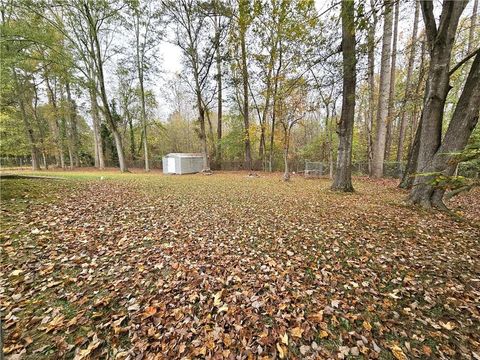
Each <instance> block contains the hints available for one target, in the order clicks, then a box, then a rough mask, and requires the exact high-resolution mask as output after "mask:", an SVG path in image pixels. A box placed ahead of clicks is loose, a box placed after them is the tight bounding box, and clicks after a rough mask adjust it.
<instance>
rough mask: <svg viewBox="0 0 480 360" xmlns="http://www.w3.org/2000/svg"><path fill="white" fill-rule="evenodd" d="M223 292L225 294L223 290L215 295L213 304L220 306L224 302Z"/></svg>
mask: <svg viewBox="0 0 480 360" xmlns="http://www.w3.org/2000/svg"><path fill="white" fill-rule="evenodd" d="M222 294H223V290H221V291H219V292H217V293H216V294H215V295H214V296H213V306H220V305H221V304H222Z"/></svg>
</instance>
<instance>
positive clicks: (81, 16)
mask: <svg viewBox="0 0 480 360" xmlns="http://www.w3.org/2000/svg"><path fill="white" fill-rule="evenodd" d="M477 13H478V0H472V1H470V2H469V1H444V2H443V4H441V3H440V2H438V3H436V2H430V1H413V0H412V1H393V0H383V1H379V0H371V1H370V2H353V1H343V2H335V1H334V2H328V3H321V2H319V3H315V1H312V0H288V1H287V0H284V1H277V0H270V1H260V0H254V1H251V0H238V1H220V0H210V1H193V0H181V1H136V0H102V1H91V0H71V1H60V0H58V1H57V0H50V1H28V0H24V1H8V0H7V1H6V0H3V1H2V2H1V16H2V24H1V27H2V28H1V30H2V41H1V50H2V51H1V54H2V55H1V64H2V66H1V76H2V85H1V114H0V131H1V150H0V151H1V154H0V156H1V159H2V166H9V165H17V166H18V165H21V164H22V163H23V164H25V163H27V164H30V165H31V166H32V167H33V169H35V170H37V169H40V168H48V167H58V168H67V167H70V168H72V167H79V166H95V167H97V168H100V169H102V168H104V167H106V166H118V167H119V168H120V170H121V171H127V170H128V168H129V167H143V168H144V169H145V170H147V171H148V170H150V169H151V168H152V167H153V168H159V167H160V164H161V157H162V156H163V155H165V154H166V153H169V152H201V153H203V154H204V170H205V171H208V170H210V169H246V170H266V171H268V170H269V171H273V170H282V171H284V173H285V175H284V178H285V179H288V178H289V172H290V171H291V170H293V171H297V170H303V166H304V163H305V161H306V160H308V161H321V162H322V163H323V164H324V165H325V166H324V168H325V169H326V172H327V173H328V174H329V175H330V177H332V178H334V177H335V176H336V177H337V178H342V179H343V180H342V181H340V180H339V181H340V182H339V183H338V181H337V180H338V179H335V182H336V183H337V185H338V184H340V186H338V187H339V188H342V189H343V190H352V189H353V188H352V186H351V180H350V181H349V180H348V178H350V177H351V172H352V169H353V171H354V172H360V173H368V174H370V175H371V176H373V177H376V178H379V177H383V176H395V177H400V176H402V175H403V181H402V184H403V186H405V187H410V186H412V185H413V184H414V182H415V181H416V182H417V183H418V182H428V183H429V184H430V185H431V184H432V183H434V182H436V183H437V184H438V183H439V182H440V183H441V182H444V183H445V184H447V185H445V186H444V187H443V190H442V191H443V192H444V190H445V189H447V188H449V187H452V182H453V183H454V187H455V186H456V187H457V188H462V187H463V186H465V182H464V181H460V184H457V183H458V177H457V178H455V180H451V178H450V177H451V175H454V174H455V173H456V171H458V170H457V164H458V162H460V161H464V160H468V162H467V164H466V165H465V166H464V167H463V168H460V169H461V170H463V173H462V174H463V175H468V176H473V177H475V176H478V148H479V146H478V143H479V138H480V134H479V131H478V128H476V123H477V121H478V106H475V104H476V103H478V101H476V98H478V92H479V89H478V85H476V81H475V80H478V77H479V75H478V58H479V57H478V52H479V43H480V36H479V27H478V24H477ZM162 42H168V43H171V44H174V45H175V46H178V48H179V49H180V50H181V54H182V67H183V70H182V71H181V72H179V73H176V74H174V75H173V76H168V74H166V72H165V69H162V61H161V58H162V57H163V58H165V57H168V56H169V54H168V53H166V54H163V53H161V50H162V46H161V44H162ZM432 64H434V66H432ZM437 68H438V69H440V68H441V71H440V70H436V69H437ZM159 84H162V85H161V86H162V88H161V89H159ZM432 89H433V93H432ZM346 94H347V95H346ZM462 96H464V98H463V102H462V101H461V100H462ZM430 99H434V100H432V101H430ZM160 109H168V111H167V113H165V111H161V110H160ZM462 109H463V113H462V112H461V110H462ZM455 116H456V117H457V118H458V119H467V118H468V119H469V121H468V123H463V124H457V122H453V121H452V119H454V118H455ZM423 117H429V119H430V120H429V121H423V125H422V121H421V119H422V118H423ZM452 122H453V123H454V124H453V125H452V126H449V125H450V124H452ZM449 127H451V128H453V129H452V131H450V132H451V134H449ZM453 130H456V131H453ZM422 133H423V134H422ZM416 134H417V136H416ZM447 135H448V136H447ZM422 136H423V140H422V141H421V138H422ZM451 138H453V139H460V138H461V139H460V140H459V143H455V144H453V142H452V143H451V144H450V143H449V142H448V141H449V139H451ZM429 139H430V140H431V139H433V140H432V141H430V142H431V143H429ZM442 139H443V141H447V144H446V147H445V146H444V147H445V149H444V148H441V145H442V144H441V143H442ZM467 144H468V145H467ZM465 146H467V150H466V151H464V148H465ZM447 150H448V153H449V154H450V155H449V156H448V158H449V159H446V156H445V155H444V154H446V152H447ZM439 151H440V153H439ZM435 153H437V155H439V156H438V157H439V158H441V159H439V160H438V164H436V165H435V164H433V163H432V159H433V156H434V155H435ZM419 154H420V157H419ZM422 157H423V159H421V158H422ZM453 158H455V161H454V162H455V164H454V165H452V164H453V162H452V159H453ZM352 163H353V165H352ZM417 163H418V164H420V165H418V164H417ZM427 163H428V166H427V165H426V164H427ZM440 163H442V164H441V165H439V164H440ZM432 164H433V165H432ZM447 168H448V169H447ZM452 168H453V169H452ZM420 170H421V171H420ZM419 173H424V174H427V175H428V174H435V177H433V176H422V177H420V176H416V177H415V176H412V175H415V174H419ZM439 174H440V175H441V176H440V177H439V176H438V175H439ZM335 182H334V184H335ZM430 185H429V186H430ZM467 185H468V184H467ZM334 187H335V185H334ZM418 188H419V187H418V186H417V187H416V189H418ZM432 191H433V190H432V188H431V187H430V190H429V192H432ZM442 196H443V194H442ZM414 202H415V201H414ZM428 202H430V201H428Z"/></svg>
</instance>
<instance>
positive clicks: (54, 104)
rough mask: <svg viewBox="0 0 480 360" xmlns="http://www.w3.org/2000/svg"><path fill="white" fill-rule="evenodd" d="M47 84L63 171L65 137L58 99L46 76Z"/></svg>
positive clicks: (54, 132)
mask: <svg viewBox="0 0 480 360" xmlns="http://www.w3.org/2000/svg"><path fill="white" fill-rule="evenodd" d="M45 82H46V84H47V94H48V95H47V96H48V102H49V103H50V105H51V106H52V108H53V117H54V121H53V134H54V137H55V145H56V147H57V157H58V160H59V161H60V164H57V166H58V165H60V166H61V168H62V169H64V168H65V154H64V141H63V136H62V131H61V128H60V123H59V121H58V117H59V114H58V107H57V99H56V96H55V92H54V90H53V88H52V86H51V84H50V81H49V78H48V76H47V75H46V74H45Z"/></svg>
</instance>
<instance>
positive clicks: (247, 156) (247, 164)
mask: <svg viewBox="0 0 480 360" xmlns="http://www.w3.org/2000/svg"><path fill="white" fill-rule="evenodd" d="M245 36H246V34H245V31H244V30H243V31H242V30H241V31H240V46H241V56H242V85H243V125H244V142H245V168H246V169H247V170H252V152H251V146H250V118H249V115H250V114H249V112H250V110H249V103H248V102H249V100H248V81H249V80H248V68H247V45H246V39H245Z"/></svg>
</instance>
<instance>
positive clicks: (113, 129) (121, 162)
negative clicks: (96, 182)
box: [84, 3, 128, 172]
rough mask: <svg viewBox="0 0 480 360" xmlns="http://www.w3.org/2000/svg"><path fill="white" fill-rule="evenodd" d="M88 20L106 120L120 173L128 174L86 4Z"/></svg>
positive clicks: (92, 24)
mask: <svg viewBox="0 0 480 360" xmlns="http://www.w3.org/2000/svg"><path fill="white" fill-rule="evenodd" d="M84 7H85V11H86V15H87V19H88V21H89V28H90V35H91V36H92V40H93V46H94V56H93V57H94V58H93V61H94V62H95V67H96V70H97V71H96V73H97V77H98V84H99V86H100V97H101V99H102V105H103V109H104V112H105V119H106V120H107V123H108V125H109V126H110V128H111V129H110V130H111V132H112V134H113V137H114V139H115V146H116V149H117V154H118V162H119V165H120V171H121V172H126V171H128V169H127V164H126V162H125V156H124V154H123V146H122V139H121V137H120V133H119V132H118V128H117V124H116V123H115V121H114V119H113V117H112V113H111V111H110V105H109V103H108V98H107V91H106V88H105V77H104V72H103V59H102V51H101V48H100V41H99V39H98V34H97V31H96V27H95V20H94V19H92V17H91V14H90V9H89V7H88V4H87V3H85V4H84Z"/></svg>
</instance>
